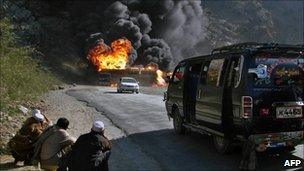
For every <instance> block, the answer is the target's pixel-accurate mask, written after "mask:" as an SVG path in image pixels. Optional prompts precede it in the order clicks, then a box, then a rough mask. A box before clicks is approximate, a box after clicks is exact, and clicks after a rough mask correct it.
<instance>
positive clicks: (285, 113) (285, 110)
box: [276, 106, 303, 118]
mask: <svg viewBox="0 0 304 171" xmlns="http://www.w3.org/2000/svg"><path fill="white" fill-rule="evenodd" d="M276 113H277V118H299V117H302V116H303V115H302V107H301V106H296V107H277V108H276Z"/></svg>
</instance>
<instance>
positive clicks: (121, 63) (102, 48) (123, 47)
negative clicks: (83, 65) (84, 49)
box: [87, 38, 132, 72]
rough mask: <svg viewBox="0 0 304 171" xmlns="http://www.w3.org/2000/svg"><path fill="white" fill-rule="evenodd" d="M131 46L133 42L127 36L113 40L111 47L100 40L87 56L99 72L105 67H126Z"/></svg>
mask: <svg viewBox="0 0 304 171" xmlns="http://www.w3.org/2000/svg"><path fill="white" fill-rule="evenodd" d="M131 48H132V45H131V42H130V41H129V40H128V39H126V38H121V39H117V40H115V41H113V42H112V43H111V47H109V46H107V45H106V44H105V43H103V42H99V43H97V45H96V46H95V47H94V48H92V49H90V51H89V53H88V56H87V58H88V59H89V60H90V61H91V62H92V64H93V65H95V66H96V68H97V70H98V71H99V72H100V71H101V70H103V69H125V68H126V65H127V62H128V57H129V53H130V51H131Z"/></svg>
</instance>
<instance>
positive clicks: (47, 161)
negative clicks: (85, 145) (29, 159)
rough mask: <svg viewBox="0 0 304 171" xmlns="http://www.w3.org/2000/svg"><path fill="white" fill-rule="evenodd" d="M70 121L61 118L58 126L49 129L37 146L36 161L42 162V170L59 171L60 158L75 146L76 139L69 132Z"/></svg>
mask: <svg viewBox="0 0 304 171" xmlns="http://www.w3.org/2000/svg"><path fill="white" fill-rule="evenodd" d="M68 125H69V121H68V120H67V119H66V118H59V119H58V121H57V123H56V125H54V126H52V127H49V128H48V129H47V130H45V132H44V133H43V134H42V135H41V136H40V138H39V140H38V141H37V143H36V144H35V151H34V152H35V154H34V158H33V159H34V160H38V161H40V164H41V168H42V169H44V170H48V171H53V170H57V168H58V163H59V160H60V158H61V157H62V156H63V155H64V154H65V153H66V152H67V151H68V150H69V149H70V147H71V145H72V144H74V142H75V139H74V138H73V137H71V136H70V135H69V134H68V132H67V131H66V130H67V129H68Z"/></svg>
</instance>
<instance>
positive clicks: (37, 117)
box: [33, 109, 44, 122]
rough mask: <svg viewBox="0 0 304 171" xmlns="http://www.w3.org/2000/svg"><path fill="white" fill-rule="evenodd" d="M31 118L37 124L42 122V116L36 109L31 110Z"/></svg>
mask: <svg viewBox="0 0 304 171" xmlns="http://www.w3.org/2000/svg"><path fill="white" fill-rule="evenodd" d="M33 117H34V118H35V119H36V120H37V121H39V122H42V121H43V120H44V116H43V115H42V114H41V112H40V110H38V109H34V110H33Z"/></svg>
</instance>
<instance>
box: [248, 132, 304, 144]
mask: <svg viewBox="0 0 304 171" xmlns="http://www.w3.org/2000/svg"><path fill="white" fill-rule="evenodd" d="M303 138H304V131H293V132H278V133H268V134H255V135H252V139H253V140H254V143H255V144H256V145H259V146H264V147H265V148H278V147H288V146H296V145H298V144H299V143H301V141H303Z"/></svg>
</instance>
